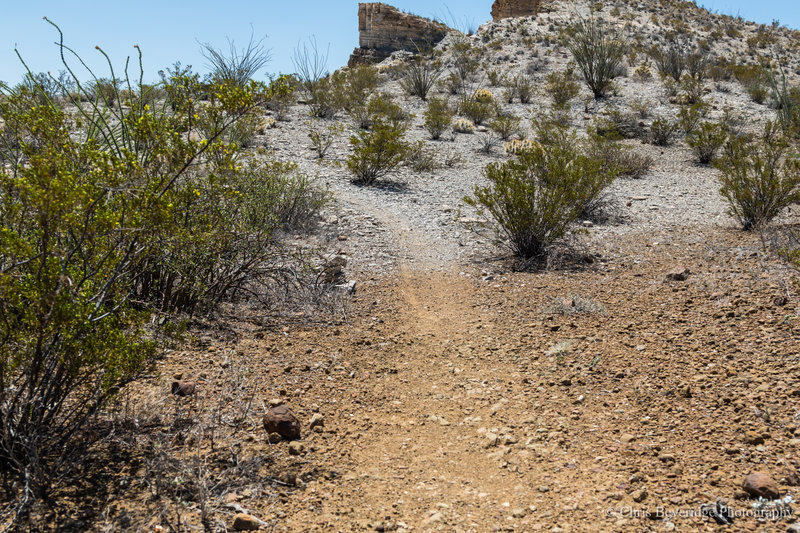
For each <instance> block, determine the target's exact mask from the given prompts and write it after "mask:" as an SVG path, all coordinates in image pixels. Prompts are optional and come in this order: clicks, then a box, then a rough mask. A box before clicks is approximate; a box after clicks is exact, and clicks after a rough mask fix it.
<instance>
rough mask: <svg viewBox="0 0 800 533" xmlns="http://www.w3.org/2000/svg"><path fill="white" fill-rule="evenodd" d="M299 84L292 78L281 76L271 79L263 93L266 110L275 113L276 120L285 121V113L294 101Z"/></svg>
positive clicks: (285, 75)
mask: <svg viewBox="0 0 800 533" xmlns="http://www.w3.org/2000/svg"><path fill="white" fill-rule="evenodd" d="M299 86H300V82H299V81H298V80H297V78H295V77H294V76H291V75H287V74H281V75H279V76H276V77H273V78H272V79H271V80H270V82H269V85H267V89H266V92H265V98H266V102H265V104H266V106H267V109H269V110H271V111H273V112H274V113H275V117H276V118H277V119H278V120H285V119H286V113H287V112H288V111H289V107H291V105H292V103H294V100H295V94H296V92H297V88H298V87H299Z"/></svg>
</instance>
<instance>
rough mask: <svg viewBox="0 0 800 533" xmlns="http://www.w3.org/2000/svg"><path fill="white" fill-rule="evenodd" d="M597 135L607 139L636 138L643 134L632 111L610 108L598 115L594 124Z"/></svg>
mask: <svg viewBox="0 0 800 533" xmlns="http://www.w3.org/2000/svg"><path fill="white" fill-rule="evenodd" d="M594 129H595V131H596V133H597V134H598V135H600V136H601V137H604V138H606V139H609V140H620V139H636V138H639V137H641V136H642V135H643V134H644V129H643V127H642V126H641V125H640V124H639V119H638V118H637V117H636V115H634V114H633V113H623V112H621V111H619V110H618V109H612V110H609V111H608V112H606V113H605V114H604V115H603V116H601V117H599V118H598V119H597V120H596V121H595V124H594Z"/></svg>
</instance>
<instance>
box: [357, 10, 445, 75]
mask: <svg viewBox="0 0 800 533" xmlns="http://www.w3.org/2000/svg"><path fill="white" fill-rule="evenodd" d="M448 31H450V28H448V27H447V26H445V25H444V24H440V23H439V22H434V21H432V20H429V19H426V18H422V17H418V16H416V15H410V14H408V13H403V12H402V11H400V10H398V9H396V8H394V7H392V6H390V5H387V4H383V3H380V2H371V3H360V4H358V44H359V47H358V48H356V49H355V51H354V52H353V55H351V56H350V62H349V63H348V64H349V65H351V66H352V65H354V64H359V63H376V62H378V61H381V60H383V59H385V58H386V57H389V55H391V53H392V52H395V51H397V50H409V51H416V50H417V48H421V47H423V46H429V45H433V44H436V43H438V42H439V41H441V40H442V39H443V38H444V36H445V35H447V32H448Z"/></svg>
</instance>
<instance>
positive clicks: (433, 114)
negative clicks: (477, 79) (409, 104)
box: [424, 97, 454, 140]
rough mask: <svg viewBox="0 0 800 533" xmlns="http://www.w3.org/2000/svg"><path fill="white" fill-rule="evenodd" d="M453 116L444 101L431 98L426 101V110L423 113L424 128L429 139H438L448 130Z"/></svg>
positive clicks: (448, 105)
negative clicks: (429, 136) (428, 134)
mask: <svg viewBox="0 0 800 533" xmlns="http://www.w3.org/2000/svg"><path fill="white" fill-rule="evenodd" d="M453 114H454V113H453V110H452V109H451V108H450V104H449V103H448V102H447V100H446V99H444V98H436V97H432V98H430V99H429V100H428V109H427V110H426V111H425V113H424V117H425V123H424V127H425V129H426V130H427V131H428V133H430V135H431V139H434V140H436V139H439V138H440V137H441V136H442V133H444V132H445V131H447V130H448V129H449V128H450V125H451V124H452V123H453Z"/></svg>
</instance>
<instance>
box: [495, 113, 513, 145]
mask: <svg viewBox="0 0 800 533" xmlns="http://www.w3.org/2000/svg"><path fill="white" fill-rule="evenodd" d="M489 127H490V128H491V129H492V131H494V132H495V133H497V135H499V136H500V138H501V139H502V140H504V141H507V140H508V139H510V138H511V137H513V136H514V135H517V134H519V133H520V118H519V117H518V116H516V115H512V114H505V113H500V114H498V115H497V117H496V118H495V119H494V120H492V121H491V122H490V123H489Z"/></svg>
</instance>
